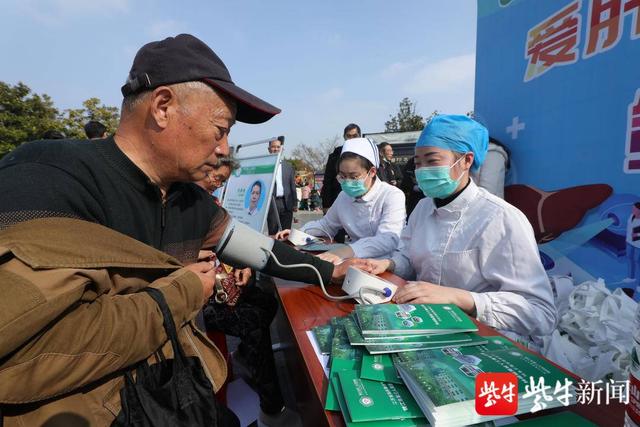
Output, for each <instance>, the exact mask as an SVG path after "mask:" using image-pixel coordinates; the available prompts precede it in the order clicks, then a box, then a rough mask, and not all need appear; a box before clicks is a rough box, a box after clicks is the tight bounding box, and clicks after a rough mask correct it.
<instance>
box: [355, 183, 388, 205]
mask: <svg viewBox="0 0 640 427" xmlns="http://www.w3.org/2000/svg"><path fill="white" fill-rule="evenodd" d="M380 191H382V181H381V180H380V178H378V177H376V179H375V181H374V182H373V185H372V186H371V188H370V189H369V191H368V192H367V193H366V194H365V195H364V196H362V197H356V198H355V202H357V203H368V202H371V201H373V200H375V199H376V197H378V193H380Z"/></svg>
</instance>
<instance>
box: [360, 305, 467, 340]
mask: <svg viewBox="0 0 640 427" xmlns="http://www.w3.org/2000/svg"><path fill="white" fill-rule="evenodd" d="M356 316H357V318H358V323H359V325H360V330H361V331H362V335H363V336H364V337H365V339H366V338H373V337H380V336H386V337H390V336H403V335H408V336H415V335H424V334H427V335H436V334H452V333H458V332H475V331H477V330H478V327H477V326H476V324H475V323H473V321H472V320H471V318H469V316H467V315H466V314H465V313H464V312H463V311H462V310H461V309H460V308H459V307H458V306H456V305H453V304H374V305H357V306H356Z"/></svg>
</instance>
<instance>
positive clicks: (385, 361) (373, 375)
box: [360, 353, 404, 384]
mask: <svg viewBox="0 0 640 427" xmlns="http://www.w3.org/2000/svg"><path fill="white" fill-rule="evenodd" d="M360 378H364V379H367V380H373V381H382V382H387V383H394V384H404V382H403V381H402V379H401V378H400V376H399V375H398V371H396V367H395V366H394V365H393V359H392V358H391V355H389V354H376V355H372V354H366V353H365V354H364V355H362V367H361V368H360Z"/></svg>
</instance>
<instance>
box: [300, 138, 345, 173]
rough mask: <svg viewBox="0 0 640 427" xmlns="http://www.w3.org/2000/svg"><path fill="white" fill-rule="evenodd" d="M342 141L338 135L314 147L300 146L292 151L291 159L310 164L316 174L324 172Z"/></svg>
mask: <svg viewBox="0 0 640 427" xmlns="http://www.w3.org/2000/svg"><path fill="white" fill-rule="evenodd" d="M340 139H341V138H340V135H336V136H334V137H333V138H327V139H325V140H324V141H321V142H319V143H318V144H314V145H313V146H311V145H307V144H299V145H298V146H296V148H294V149H293V151H291V158H292V159H300V160H302V161H304V162H305V163H307V164H309V165H310V166H311V167H312V168H313V170H314V171H315V172H322V171H323V170H324V166H325V164H326V163H327V158H328V157H329V154H331V152H332V151H333V150H334V149H335V148H336V147H337V146H338V144H339V142H340Z"/></svg>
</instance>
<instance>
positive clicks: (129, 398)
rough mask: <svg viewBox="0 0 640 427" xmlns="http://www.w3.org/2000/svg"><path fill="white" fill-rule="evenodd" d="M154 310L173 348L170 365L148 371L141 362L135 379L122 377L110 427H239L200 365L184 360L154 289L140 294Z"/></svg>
mask: <svg viewBox="0 0 640 427" xmlns="http://www.w3.org/2000/svg"><path fill="white" fill-rule="evenodd" d="M144 291H145V292H148V293H149V295H150V296H151V298H153V299H154V300H155V302H156V303H157V304H158V306H159V307H160V310H161V311H162V315H163V317H164V329H165V331H166V333H167V337H168V338H169V340H170V341H171V345H172V347H173V354H174V358H173V359H164V358H163V359H162V360H161V361H160V362H159V363H156V364H154V365H149V364H148V363H147V361H146V360H143V361H142V362H140V363H138V365H137V366H136V378H135V380H134V379H133V376H132V375H131V372H130V371H127V373H126V374H125V386H124V388H123V389H122V390H121V391H120V400H121V401H122V411H120V414H118V417H117V418H116V419H115V421H114V422H113V424H111V425H112V426H113V427H125V426H126V427H165V426H166V427H196V426H219V427H227V426H229V427H232V426H233V427H235V426H237V427H239V426H240V421H239V420H238V418H237V417H236V416H235V414H234V413H233V412H231V411H230V410H229V409H228V408H226V407H225V406H223V405H221V404H220V403H218V402H217V400H216V398H215V394H214V392H213V388H212V387H211V382H210V381H209V379H208V378H207V376H206V374H205V373H204V370H203V369H202V365H201V364H200V359H198V358H197V357H186V356H185V354H184V351H183V350H182V347H181V346H180V343H179V342H178V334H177V331H176V326H175V324H174V322H173V317H172V315H171V311H170V310H169V307H168V306H167V302H166V301H165V299H164V295H162V292H160V291H159V290H158V289H155V288H145V289H144Z"/></svg>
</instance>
